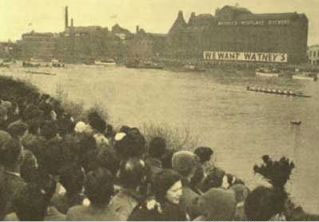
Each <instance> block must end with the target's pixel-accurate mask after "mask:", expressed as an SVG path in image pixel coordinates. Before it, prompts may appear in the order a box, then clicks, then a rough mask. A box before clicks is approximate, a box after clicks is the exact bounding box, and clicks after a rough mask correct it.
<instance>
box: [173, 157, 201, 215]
mask: <svg viewBox="0 0 319 222" xmlns="http://www.w3.org/2000/svg"><path fill="white" fill-rule="evenodd" d="M198 164H199V161H198V157H197V156H196V155H195V154H194V153H192V152H190V151H178V152H176V153H174V155H173V157H172V167H173V169H174V170H176V171H177V172H178V173H180V174H181V176H182V184H183V195H182V197H181V201H180V205H181V207H182V209H183V210H184V211H186V212H187V214H188V215H189V216H190V218H191V219H194V218H195V217H197V216H199V215H200V212H199V209H198V207H197V206H196V205H195V204H194V200H195V199H196V198H197V197H198V196H199V194H198V193H196V192H194V191H193V190H192V188H191V184H190V182H191V179H192V177H193V176H194V173H195V170H196V168H197V166H198Z"/></svg>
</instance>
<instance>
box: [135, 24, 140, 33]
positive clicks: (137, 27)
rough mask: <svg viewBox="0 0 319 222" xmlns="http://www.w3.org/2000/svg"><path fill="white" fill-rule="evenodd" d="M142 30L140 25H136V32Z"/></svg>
mask: <svg viewBox="0 0 319 222" xmlns="http://www.w3.org/2000/svg"><path fill="white" fill-rule="evenodd" d="M139 31H140V27H139V26H138V25H137V26H136V33H138V32H139Z"/></svg>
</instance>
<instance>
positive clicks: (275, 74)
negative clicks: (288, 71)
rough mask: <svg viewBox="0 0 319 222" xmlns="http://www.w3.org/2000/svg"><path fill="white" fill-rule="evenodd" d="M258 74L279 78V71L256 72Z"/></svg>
mask: <svg viewBox="0 0 319 222" xmlns="http://www.w3.org/2000/svg"><path fill="white" fill-rule="evenodd" d="M256 76H261V77H269V78H277V77H279V73H266V72H256Z"/></svg>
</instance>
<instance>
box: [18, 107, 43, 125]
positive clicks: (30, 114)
mask: <svg viewBox="0 0 319 222" xmlns="http://www.w3.org/2000/svg"><path fill="white" fill-rule="evenodd" d="M42 115H43V111H42V110H40V109H39V108H38V107H37V106H36V105H33V104H30V105H28V106H27V107H26V108H25V109H24V110H23V113H22V118H23V120H25V121H28V120H30V119H37V118H41V117H42Z"/></svg>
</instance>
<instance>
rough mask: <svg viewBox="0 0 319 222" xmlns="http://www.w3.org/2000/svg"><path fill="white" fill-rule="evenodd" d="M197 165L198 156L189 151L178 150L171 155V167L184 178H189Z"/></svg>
mask: <svg viewBox="0 0 319 222" xmlns="http://www.w3.org/2000/svg"><path fill="white" fill-rule="evenodd" d="M197 165H198V158H197V157H196V155H195V154H194V153H192V152H190V151H178V152H176V153H174V155H173V157H172V167H173V169H174V170H176V171H177V172H178V173H180V174H181V175H182V176H183V177H184V178H189V179H191V177H192V176H193V175H194V173H195V170H196V168H197Z"/></svg>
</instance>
